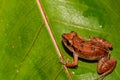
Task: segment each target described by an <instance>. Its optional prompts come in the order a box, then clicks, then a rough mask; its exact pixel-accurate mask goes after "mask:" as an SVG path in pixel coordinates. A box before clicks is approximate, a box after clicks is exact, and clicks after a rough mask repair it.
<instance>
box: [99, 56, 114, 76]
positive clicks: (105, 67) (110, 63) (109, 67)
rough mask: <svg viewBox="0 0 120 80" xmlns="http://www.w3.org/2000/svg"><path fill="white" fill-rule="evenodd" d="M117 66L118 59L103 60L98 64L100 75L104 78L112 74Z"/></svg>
mask: <svg viewBox="0 0 120 80" xmlns="http://www.w3.org/2000/svg"><path fill="white" fill-rule="evenodd" d="M115 65H116V59H110V60H109V58H106V57H104V58H102V59H101V60H100V61H99V62H98V73H100V74H102V75H101V76H102V77H104V76H106V75H108V74H109V73H111V72H112V71H113V70H114V68H115Z"/></svg>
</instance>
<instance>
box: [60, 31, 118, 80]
mask: <svg viewBox="0 0 120 80" xmlns="http://www.w3.org/2000/svg"><path fill="white" fill-rule="evenodd" d="M62 43H63V45H64V46H65V48H67V49H68V50H69V51H70V52H71V53H72V55H73V61H72V62H65V61H62V64H63V65H65V66H66V67H76V66H78V58H81V59H83V60H87V61H96V62H98V64H97V73H98V74H99V75H100V76H99V77H98V78H97V79H96V80H99V79H100V80H101V79H104V77H106V76H107V75H108V74H110V73H111V72H112V71H113V70H114V69H115V67H116V63H117V60H116V58H112V59H110V52H111V50H112V49H113V47H112V44H111V43H110V42H109V41H107V40H105V39H103V38H99V37H90V39H84V37H82V36H78V35H77V33H76V32H74V31H71V32H70V33H63V34H62Z"/></svg>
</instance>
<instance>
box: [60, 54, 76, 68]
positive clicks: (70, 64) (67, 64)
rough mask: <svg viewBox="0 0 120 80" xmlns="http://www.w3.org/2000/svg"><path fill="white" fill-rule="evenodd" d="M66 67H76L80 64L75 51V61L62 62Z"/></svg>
mask: <svg viewBox="0 0 120 80" xmlns="http://www.w3.org/2000/svg"><path fill="white" fill-rule="evenodd" d="M62 63H63V64H64V65H65V66H66V67H75V66H77V65H78V55H76V54H74V53H73V62H67V63H66V62H62Z"/></svg>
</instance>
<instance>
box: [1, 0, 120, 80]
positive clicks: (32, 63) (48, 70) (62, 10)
mask: <svg viewBox="0 0 120 80" xmlns="http://www.w3.org/2000/svg"><path fill="white" fill-rule="evenodd" d="M41 4H42V7H43V9H44V11H45V14H46V16H47V18H48V23H49V24H50V27H51V29H52V32H53V34H54V36H55V39H56V41H57V44H58V47H59V48H60V50H61V52H62V55H63V56H64V58H65V59H67V58H69V60H70V61H72V57H71V56H70V55H69V54H68V53H67V52H66V51H65V49H64V47H63V45H62V43H61V35H62V34H63V33H68V32H70V31H75V32H77V33H78V35H80V36H84V37H85V38H86V39H88V38H89V36H95V37H102V38H105V39H106V40H108V41H110V42H111V43H112V44H113V51H112V52H111V58H116V59H117V65H116V68H115V70H114V71H113V72H112V73H111V74H110V75H108V76H107V77H106V78H105V80H119V79H120V77H119V73H120V68H119V65H120V64H119V60H120V56H119V52H120V51H119V50H120V45H119V43H120V42H119V41H120V37H119V34H120V27H119V25H120V23H119V21H120V14H119V13H120V9H119V8H120V6H119V4H120V1H119V0H116V1H113V0H99V1H96V0H41ZM0 25H1V29H0V45H1V46H0V51H1V54H0V80H67V79H68V77H67V74H66V72H65V69H64V68H63V66H62V65H61V64H60V63H59V62H60V58H59V55H58V54H57V52H56V49H55V47H54V45H53V42H52V40H51V37H50V35H49V32H48V30H47V28H46V26H45V24H44V20H43V18H42V16H41V13H40V11H39V9H38V6H37V3H36V1H35V0H31V1H28V0H20V1H17V0H1V1H0ZM69 70H70V73H71V75H72V77H73V80H94V79H95V78H97V77H98V76H99V75H98V74H97V63H88V62H85V61H81V60H79V63H78V67H77V68H73V69H69Z"/></svg>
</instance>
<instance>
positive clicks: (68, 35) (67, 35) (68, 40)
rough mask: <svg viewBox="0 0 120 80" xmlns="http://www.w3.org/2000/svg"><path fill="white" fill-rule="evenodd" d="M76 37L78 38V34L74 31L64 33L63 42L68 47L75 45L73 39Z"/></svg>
mask: <svg viewBox="0 0 120 80" xmlns="http://www.w3.org/2000/svg"><path fill="white" fill-rule="evenodd" d="M74 36H77V33H76V32H74V31H72V32H70V33H64V34H63V35H62V41H63V43H64V44H65V45H67V46H69V45H72V44H73V41H72V39H73V37H74Z"/></svg>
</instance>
